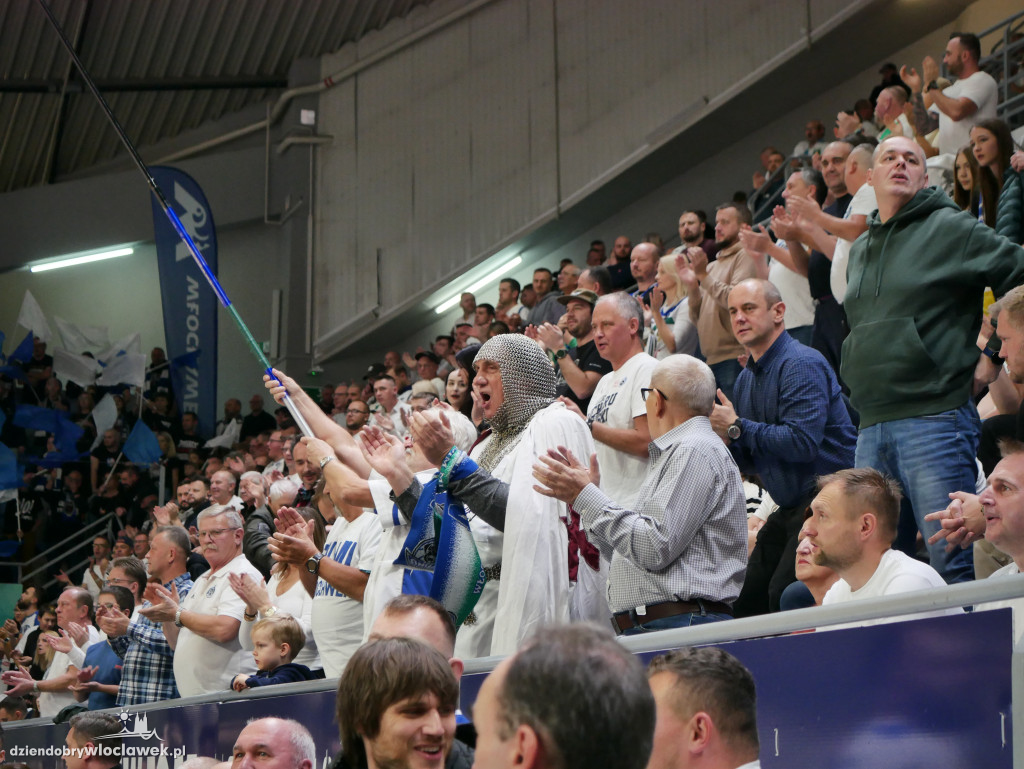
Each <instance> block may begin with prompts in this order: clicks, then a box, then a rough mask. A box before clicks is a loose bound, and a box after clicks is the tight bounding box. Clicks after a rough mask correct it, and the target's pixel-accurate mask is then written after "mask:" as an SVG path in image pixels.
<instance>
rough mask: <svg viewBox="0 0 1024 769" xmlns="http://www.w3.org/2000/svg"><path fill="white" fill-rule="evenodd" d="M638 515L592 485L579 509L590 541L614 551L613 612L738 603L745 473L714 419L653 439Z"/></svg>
mask: <svg viewBox="0 0 1024 769" xmlns="http://www.w3.org/2000/svg"><path fill="white" fill-rule="evenodd" d="M649 450H650V455H651V464H650V467H649V469H648V472H647V477H646V478H645V479H644V482H643V485H642V486H641V487H640V491H639V492H638V493H637V495H636V499H637V503H636V508H637V509H636V510H627V509H625V508H623V507H620V506H619V505H617V504H616V503H615V502H614V501H612V500H611V499H609V498H608V497H607V496H606V495H605V494H604V493H603V492H602V491H601V490H600V489H599V488H597V487H596V486H594V485H593V484H590V485H588V486H587V487H586V488H585V489H583V491H581V492H580V494H579V496H577V497H576V500H575V502H574V503H573V507H574V509H575V510H576V511H577V512H578V513H579V514H580V517H581V520H582V522H583V527H584V529H585V530H586V532H587V536H588V537H589V538H590V541H591V542H593V543H594V544H596V545H597V546H598V547H600V548H601V550H602V552H603V553H605V554H606V555H607V554H608V553H609V552H612V556H611V570H610V572H609V576H608V605H609V607H610V608H611V610H612V611H613V612H620V611H626V610H628V609H635V608H636V607H639V606H645V605H648V604H655V603H661V602H663V601H675V600H681V601H688V600H692V599H695V598H703V599H706V600H710V601H721V602H723V603H729V604H731V603H732V602H733V601H734V600H735V599H736V597H737V596H739V594H740V587H741V586H742V585H743V575H744V572H745V570H746V564H747V526H746V522H747V514H746V503H745V497H744V494H743V482H742V481H741V480H740V473H739V470H738V469H737V468H736V463H735V462H734V461H733V459H732V457H731V456H730V454H729V451H728V450H727V449H726V448H725V445H724V444H723V443H722V439H721V438H719V437H718V436H717V435H715V433H714V431H713V430H712V429H711V422H710V421H709V420H708V418H707V417H693V418H691V419H689V420H687V421H686V422H684V423H683V424H681V425H677V426H676V427H674V428H672V429H671V430H670V431H669V432H667V433H665V434H664V435H662V436H660V437H659V438H656V439H654V440H653V441H652V442H651V444H650V447H649Z"/></svg>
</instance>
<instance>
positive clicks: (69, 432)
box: [53, 411, 85, 461]
mask: <svg viewBox="0 0 1024 769" xmlns="http://www.w3.org/2000/svg"><path fill="white" fill-rule="evenodd" d="M57 414H58V417H57V429H56V430H55V431H54V433H53V442H54V444H55V445H56V446H57V451H58V452H60V453H62V454H70V453H75V447H76V446H77V444H78V439H79V438H81V437H82V436H83V435H84V434H85V430H84V429H83V428H82V426H81V425H76V424H75V423H74V422H72V421H71V419H70V417H68V416H67V412H66V411H58V412H57ZM68 461H71V460H68Z"/></svg>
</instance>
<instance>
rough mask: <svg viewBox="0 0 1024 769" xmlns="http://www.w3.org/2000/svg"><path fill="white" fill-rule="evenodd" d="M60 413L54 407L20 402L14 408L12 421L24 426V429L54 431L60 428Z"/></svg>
mask: <svg viewBox="0 0 1024 769" xmlns="http://www.w3.org/2000/svg"><path fill="white" fill-rule="evenodd" d="M60 414H61V412H59V411H57V410H56V409H47V408H43V407H42V406H29V405H27V404H25V403H22V404H19V405H18V406H17V407H16V408H15V409H14V420H13V421H14V424H16V425H17V426H18V427H24V428H25V429H26V430H42V431H43V432H46V433H56V432H57V431H58V430H59V429H60V427H59V424H60Z"/></svg>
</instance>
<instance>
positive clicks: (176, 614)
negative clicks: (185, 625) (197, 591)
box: [174, 604, 181, 627]
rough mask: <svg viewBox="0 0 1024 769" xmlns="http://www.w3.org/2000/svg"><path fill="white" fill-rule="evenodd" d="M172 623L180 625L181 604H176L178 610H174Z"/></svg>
mask: <svg viewBox="0 0 1024 769" xmlns="http://www.w3.org/2000/svg"><path fill="white" fill-rule="evenodd" d="M174 624H175V625H177V626H178V627H181V605H180V604H179V605H178V610H177V611H176V612H174Z"/></svg>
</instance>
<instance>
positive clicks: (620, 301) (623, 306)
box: [594, 291, 644, 334]
mask: <svg viewBox="0 0 1024 769" xmlns="http://www.w3.org/2000/svg"><path fill="white" fill-rule="evenodd" d="M602 304H612V305H615V311H616V312H617V313H618V314H619V316H620V317H621V318H622V319H623V320H625V321H626V322H629V320H630V319H631V318H636V323H637V326H636V329H637V330H636V333H637V334H642V333H643V329H644V308H643V307H641V306H640V302H638V301H637V300H636V299H634V298H633V297H631V296H630V295H629V294H627V293H626V292H625V291H616V292H615V293H613V294H608V295H606V296H602V297H601V298H600V299H598V300H597V304H596V305H594V309H595V310H596V309H597V308H598V307H600V306H601V305H602Z"/></svg>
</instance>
